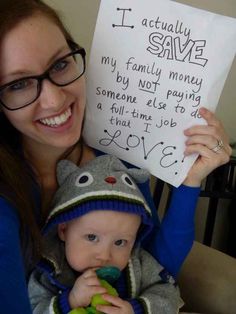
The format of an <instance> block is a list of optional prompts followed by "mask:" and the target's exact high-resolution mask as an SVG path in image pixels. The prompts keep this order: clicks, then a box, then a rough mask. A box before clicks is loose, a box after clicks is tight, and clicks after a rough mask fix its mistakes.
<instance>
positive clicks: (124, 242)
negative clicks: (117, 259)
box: [115, 239, 128, 246]
mask: <svg viewBox="0 0 236 314" xmlns="http://www.w3.org/2000/svg"><path fill="white" fill-rule="evenodd" d="M127 242H128V241H127V240H124V239H120V240H117V241H116V242H115V245H116V246H125V245H126V244H127Z"/></svg>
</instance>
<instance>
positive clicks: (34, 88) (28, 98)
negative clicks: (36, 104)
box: [0, 78, 38, 110]
mask: <svg viewBox="0 0 236 314" xmlns="http://www.w3.org/2000/svg"><path fill="white" fill-rule="evenodd" d="M37 94H38V81H37V79H33V78H25V79H20V80H18V81H15V82H13V83H12V84H10V85H8V86H6V87H5V88H4V89H3V90H1V91H0V99H1V101H2V103H3V104H4V105H5V106H6V107H7V108H9V109H12V110H14V109H18V108H21V107H23V106H26V105H27V104H29V103H31V102H33V101H34V99H36V98H37Z"/></svg>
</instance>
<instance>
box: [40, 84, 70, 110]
mask: <svg viewBox="0 0 236 314" xmlns="http://www.w3.org/2000/svg"><path fill="white" fill-rule="evenodd" d="M65 99H66V95H65V93H64V91H63V89H62V87H60V86H56V85H54V84H53V83H51V82H50V81H48V80H44V81H43V83H42V90H41V94H40V105H41V107H42V108H45V109H49V108H60V107H62V106H63V104H64V102H65Z"/></svg>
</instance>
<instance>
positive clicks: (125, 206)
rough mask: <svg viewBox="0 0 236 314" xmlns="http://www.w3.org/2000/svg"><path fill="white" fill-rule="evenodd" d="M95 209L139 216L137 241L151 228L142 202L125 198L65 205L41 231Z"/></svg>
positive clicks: (45, 231) (151, 224) (151, 225)
mask: <svg viewBox="0 0 236 314" xmlns="http://www.w3.org/2000/svg"><path fill="white" fill-rule="evenodd" d="M96 210H113V211H117V212H125V213H130V214H136V215H139V216H141V219H142V226H141V234H139V235H138V242H140V241H142V240H143V239H144V238H145V237H146V236H147V235H148V234H149V233H150V232H151V230H152V228H153V220H152V217H151V216H150V214H149V213H148V212H147V211H146V210H145V207H144V205H143V204H142V203H133V202H130V203H129V202H127V200H116V199H114V200H110V199H102V200H88V201H86V202H83V203H80V204H78V205H75V204H73V206H70V207H67V208H66V207H65V208H63V209H62V210H60V211H58V212H55V213H54V214H53V215H52V216H51V217H50V218H49V220H48V222H47V223H46V225H45V227H44V229H43V233H44V234H47V233H48V232H49V230H51V229H52V228H53V227H54V226H56V225H58V224H60V223H64V222H68V221H70V220H72V219H75V218H79V217H81V216H83V215H85V214H87V213H89V212H91V211H96Z"/></svg>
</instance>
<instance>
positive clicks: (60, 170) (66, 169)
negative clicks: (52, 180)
mask: <svg viewBox="0 0 236 314" xmlns="http://www.w3.org/2000/svg"><path fill="white" fill-rule="evenodd" d="M76 169H77V166H76V165H75V164H74V163H73V162H71V161H69V160H61V161H59V162H58V164H57V182H58V184H59V186H60V185H62V183H63V182H64V181H65V179H66V178H67V177H68V176H69V175H70V174H71V173H72V172H74V171H76Z"/></svg>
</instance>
